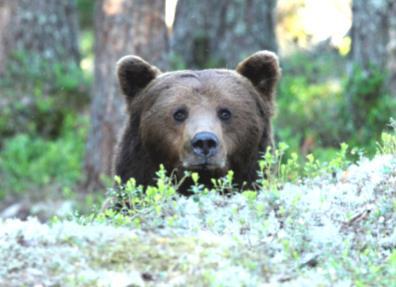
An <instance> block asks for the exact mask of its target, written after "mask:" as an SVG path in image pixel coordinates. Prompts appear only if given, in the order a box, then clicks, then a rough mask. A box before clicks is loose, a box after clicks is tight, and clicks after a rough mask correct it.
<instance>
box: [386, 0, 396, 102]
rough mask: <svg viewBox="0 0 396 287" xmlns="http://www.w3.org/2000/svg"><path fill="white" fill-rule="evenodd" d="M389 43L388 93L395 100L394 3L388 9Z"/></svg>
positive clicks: (395, 10) (395, 30) (395, 49)
mask: <svg viewBox="0 0 396 287" xmlns="http://www.w3.org/2000/svg"><path fill="white" fill-rule="evenodd" d="M389 13H390V17H389V43H388V58H389V60H388V70H389V91H390V93H391V95H392V96H393V97H394V98H396V3H395V2H392V3H391V4H390V9H389Z"/></svg>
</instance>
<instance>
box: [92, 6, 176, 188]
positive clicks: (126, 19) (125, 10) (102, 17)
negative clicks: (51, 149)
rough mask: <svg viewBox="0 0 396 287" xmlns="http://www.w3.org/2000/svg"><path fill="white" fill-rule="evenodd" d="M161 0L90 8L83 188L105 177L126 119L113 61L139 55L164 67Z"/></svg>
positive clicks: (165, 48) (95, 185)
mask: <svg viewBox="0 0 396 287" xmlns="http://www.w3.org/2000/svg"><path fill="white" fill-rule="evenodd" d="M164 5H165V1H163V0H135V1H130V0H122V1H114V0H101V1H98V3H97V7H96V16H95V17H96V19H95V29H96V47H95V83H94V87H93V99H92V106H91V128H90V131H89V135H88V142H87V149H86V159H85V171H86V176H87V181H86V185H87V188H88V189H89V190H92V189H95V188H98V187H100V186H101V177H102V176H110V175H111V173H112V163H113V155H114V148H115V146H116V143H117V140H118V136H119V133H120V131H121V129H122V128H123V125H124V121H125V119H126V111H125V103H124V98H123V97H122V96H121V94H120V92H119V88H118V83H117V79H116V76H115V68H116V63H117V61H118V60H119V59H120V58H121V57H122V56H125V55H127V54H135V55H139V56H141V57H142V58H144V59H146V60H148V61H149V62H151V63H155V64H156V65H157V66H158V67H160V68H166V66H167V64H166V54H167V51H168V37H167V28H166V25H165V21H164V13H165V7H164Z"/></svg>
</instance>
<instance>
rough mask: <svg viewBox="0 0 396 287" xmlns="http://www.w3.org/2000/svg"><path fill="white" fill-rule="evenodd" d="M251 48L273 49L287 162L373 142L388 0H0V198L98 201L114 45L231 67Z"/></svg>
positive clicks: (393, 43) (110, 113)
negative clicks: (279, 74)
mask: <svg viewBox="0 0 396 287" xmlns="http://www.w3.org/2000/svg"><path fill="white" fill-rule="evenodd" d="M262 49H268V50H272V51H275V52H277V53H278V54H279V55H280V62H281V66H282V74H283V76H282V79H281V82H280V86H279V89H278V95H277V116H276V118H275V120H274V126H275V127H274V131H275V139H276V142H278V143H280V142H284V143H286V144H287V145H288V147H289V148H288V150H287V152H286V154H285V157H284V160H287V159H288V158H290V156H291V155H292V154H298V155H299V158H300V160H301V161H305V160H307V158H312V156H314V157H315V158H316V159H319V160H321V161H324V162H325V161H330V160H331V159H332V158H334V157H335V156H336V154H337V152H338V151H339V148H340V145H341V143H347V144H348V146H349V147H350V148H351V149H352V150H354V153H353V154H352V155H349V157H350V158H351V160H354V159H356V158H357V155H362V154H363V155H367V156H371V155H373V154H374V153H375V150H376V146H377V142H378V141H379V139H380V135H381V133H382V132H383V131H384V130H387V129H389V126H388V124H389V121H390V118H391V117H392V115H393V116H394V114H395V112H394V111H395V110H396V5H395V4H394V3H393V1H386V0H382V1H362V0H354V1H348V0H337V1H331V0H321V1H314V0H295V1H288V0H279V1H276V0H270V1H259V0H252V1H239V0H232V1H226V0H219V1H209V0H203V1H192V0H180V1H178V2H177V1H175V0H167V1H163V0H145V1H143V0H135V1H128V0H98V1H90V0H77V1H73V0H60V1H59V0H58V1H55V0H50V1H40V0H34V1H28V0H17V1H8V0H0V199H1V204H0V209H1V210H4V209H6V208H7V207H8V206H10V205H12V204H13V203H15V202H19V201H21V200H22V199H23V201H26V200H27V201H29V202H36V201H42V200H43V198H47V197H50V198H51V197H54V198H56V199H59V197H61V198H62V199H63V198H70V197H76V196H77V197H79V198H80V197H81V198H83V199H84V200H82V201H81V202H82V206H81V207H80V209H82V210H84V209H86V208H90V207H91V206H92V205H93V203H94V202H96V203H98V204H99V203H100V202H101V200H102V198H103V196H104V194H105V190H106V186H110V185H111V184H112V179H111V164H112V158H113V152H114V146H115V145H116V142H117V138H118V135H119V133H120V131H121V129H122V126H123V122H124V120H125V116H126V114H125V111H124V109H125V104H124V99H123V97H122V96H121V94H120V92H119V90H118V87H117V83H116V78H115V74H114V69H115V63H116V61H117V60H118V59H119V58H120V57H122V56H124V55H126V54H136V55H139V56H141V57H143V58H144V59H146V60H147V61H149V62H151V63H153V64H155V65H157V66H158V67H160V68H161V69H163V70H174V69H184V68H211V67H227V68H231V69H232V68H234V67H235V64H236V63H238V62H239V61H240V60H241V59H243V58H244V57H246V56H247V55H249V54H251V53H253V52H255V51H257V50H262Z"/></svg>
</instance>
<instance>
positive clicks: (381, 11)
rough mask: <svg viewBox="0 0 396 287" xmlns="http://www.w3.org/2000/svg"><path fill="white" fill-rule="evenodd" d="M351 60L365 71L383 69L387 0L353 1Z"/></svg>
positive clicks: (386, 33)
mask: <svg viewBox="0 0 396 287" xmlns="http://www.w3.org/2000/svg"><path fill="white" fill-rule="evenodd" d="M352 11H353V22H352V59H353V62H354V64H356V65H358V66H360V67H361V68H363V69H365V70H370V66H371V65H375V66H377V67H380V68H382V67H384V66H385V63H386V56H387V51H386V47H387V43H388V41H389V29H388V20H389V18H388V0H354V1H353V4H352Z"/></svg>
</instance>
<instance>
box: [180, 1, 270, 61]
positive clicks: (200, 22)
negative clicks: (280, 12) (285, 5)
mask: <svg viewBox="0 0 396 287" xmlns="http://www.w3.org/2000/svg"><path fill="white" fill-rule="evenodd" d="M275 7H276V0H268V1H260V0H248V1H241V0H231V1H230V0H217V1H211V0H202V1H194V0H179V2H178V4H177V8H176V16H175V23H174V26H173V37H172V50H173V52H174V53H175V54H176V55H178V56H180V57H182V59H183V60H184V61H185V63H186V64H187V66H188V67H199V68H202V67H208V66H215V65H217V66H218V65H226V66H228V67H232V68H233V67H234V66H235V65H236V64H237V63H238V62H239V61H240V60H241V59H243V58H245V57H246V56H248V55H250V54H251V53H253V52H256V51H258V50H263V49H266V50H271V51H276V50H277V42H276V36H275V13H274V12H275V11H274V10H275Z"/></svg>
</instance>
